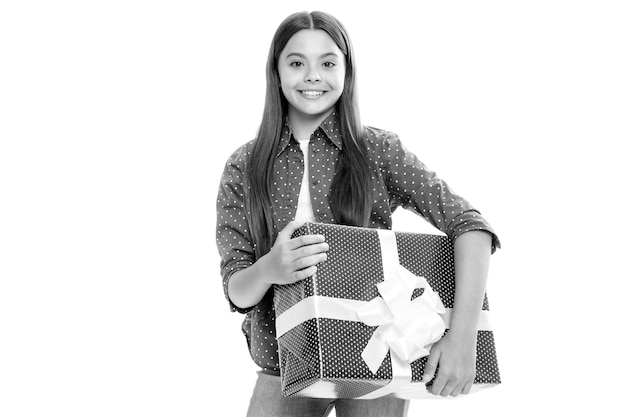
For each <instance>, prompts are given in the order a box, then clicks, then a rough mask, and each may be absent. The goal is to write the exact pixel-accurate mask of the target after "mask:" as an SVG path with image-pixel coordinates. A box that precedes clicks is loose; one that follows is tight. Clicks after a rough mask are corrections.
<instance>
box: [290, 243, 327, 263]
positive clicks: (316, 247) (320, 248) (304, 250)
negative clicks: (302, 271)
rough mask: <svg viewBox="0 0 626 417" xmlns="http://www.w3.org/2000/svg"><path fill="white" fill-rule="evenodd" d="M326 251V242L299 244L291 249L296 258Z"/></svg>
mask: <svg viewBox="0 0 626 417" xmlns="http://www.w3.org/2000/svg"><path fill="white" fill-rule="evenodd" d="M327 251H328V243H325V242H321V243H315V244H311V245H305V246H301V247H299V248H297V249H295V250H294V251H293V254H294V256H295V258H296V259H299V258H305V257H307V256H312V255H317V254H320V253H326V252H327Z"/></svg>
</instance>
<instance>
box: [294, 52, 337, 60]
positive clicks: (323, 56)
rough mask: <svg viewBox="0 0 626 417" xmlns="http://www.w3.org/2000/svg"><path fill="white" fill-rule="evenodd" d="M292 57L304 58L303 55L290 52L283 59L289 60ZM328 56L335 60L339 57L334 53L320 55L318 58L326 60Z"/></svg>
mask: <svg viewBox="0 0 626 417" xmlns="http://www.w3.org/2000/svg"><path fill="white" fill-rule="evenodd" d="M292 56H296V57H299V58H303V59H304V58H306V57H305V56H304V54H302V53H300V52H290V53H288V54H287V56H286V57H285V58H290V57H292ZM328 56H333V57H337V58H338V57H339V55H337V54H336V53H334V52H326V53H325V54H322V55H320V58H326V57H328Z"/></svg>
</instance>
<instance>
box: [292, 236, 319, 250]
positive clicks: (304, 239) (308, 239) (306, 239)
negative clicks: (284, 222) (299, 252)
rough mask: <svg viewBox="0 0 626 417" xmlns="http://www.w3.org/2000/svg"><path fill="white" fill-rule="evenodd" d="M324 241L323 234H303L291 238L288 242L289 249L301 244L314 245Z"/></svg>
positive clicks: (298, 246) (301, 245)
mask: <svg viewBox="0 0 626 417" xmlns="http://www.w3.org/2000/svg"><path fill="white" fill-rule="evenodd" d="M324 241H326V238H325V237H324V235H304V236H300V237H296V238H293V239H291V240H290V241H289V242H288V243H289V248H290V249H297V248H300V247H303V246H310V245H316V244H318V243H323V242H324Z"/></svg>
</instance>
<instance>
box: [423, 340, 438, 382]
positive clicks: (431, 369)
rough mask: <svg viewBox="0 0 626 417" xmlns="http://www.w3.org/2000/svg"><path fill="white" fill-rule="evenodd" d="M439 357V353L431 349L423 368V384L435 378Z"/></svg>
mask: <svg viewBox="0 0 626 417" xmlns="http://www.w3.org/2000/svg"><path fill="white" fill-rule="evenodd" d="M440 356H441V353H439V351H438V350H437V349H435V348H432V349H431V350H430V356H429V357H428V360H427V361H426V365H425V366H424V376H423V377H422V381H423V382H424V383H426V384H428V383H429V382H430V381H431V380H432V379H433V377H434V376H435V372H436V371H437V365H438V364H439V358H440Z"/></svg>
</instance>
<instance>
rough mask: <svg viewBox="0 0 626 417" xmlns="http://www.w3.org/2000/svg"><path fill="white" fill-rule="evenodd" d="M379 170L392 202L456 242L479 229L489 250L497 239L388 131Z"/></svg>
mask: <svg viewBox="0 0 626 417" xmlns="http://www.w3.org/2000/svg"><path fill="white" fill-rule="evenodd" d="M379 150H381V151H382V152H383V155H384V156H383V157H382V158H380V159H381V161H382V166H381V168H382V171H383V172H382V173H383V176H384V179H385V183H386V185H387V189H388V191H389V193H390V198H391V199H392V200H393V201H392V205H400V206H401V207H403V208H405V209H408V210H411V211H414V212H416V213H418V214H420V215H421V216H423V217H424V218H425V219H426V220H428V221H429V222H430V223H431V224H432V225H434V226H435V227H436V228H437V229H439V230H441V231H442V232H444V233H445V234H446V235H448V236H449V237H450V239H452V241H455V240H456V238H457V237H459V236H460V235H461V234H463V233H465V232H469V231H473V230H482V231H485V232H488V233H490V234H491V236H492V243H491V251H492V253H493V252H495V251H496V249H497V248H499V247H500V240H499V238H498V236H497V235H496V233H495V232H494V230H493V228H492V227H491V225H490V224H489V223H488V222H487V221H486V220H485V219H484V218H483V217H482V215H481V214H480V212H479V211H478V210H476V209H475V208H474V207H473V206H472V205H471V204H470V203H469V202H468V201H467V200H466V199H464V198H463V197H461V196H459V195H458V194H455V193H454V192H453V191H452V189H451V188H450V187H449V186H448V184H447V183H446V182H445V181H444V180H442V179H441V178H439V177H438V176H437V175H436V173H435V172H433V171H431V170H429V169H428V168H427V167H426V165H425V164H424V163H422V162H421V161H420V160H419V159H418V158H417V157H416V156H415V155H414V154H413V153H411V152H410V151H409V150H407V149H406V148H405V147H404V145H403V144H402V142H401V141H400V139H399V138H398V137H397V136H396V135H395V134H392V133H390V132H387V134H386V135H385V137H384V138H383V140H382V143H381V148H380V149H379Z"/></svg>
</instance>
